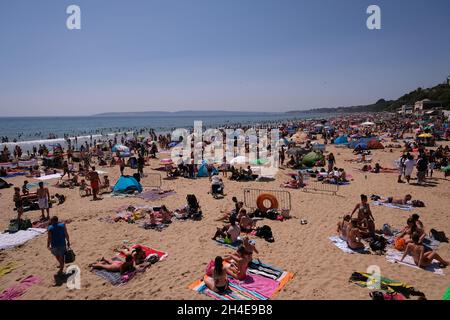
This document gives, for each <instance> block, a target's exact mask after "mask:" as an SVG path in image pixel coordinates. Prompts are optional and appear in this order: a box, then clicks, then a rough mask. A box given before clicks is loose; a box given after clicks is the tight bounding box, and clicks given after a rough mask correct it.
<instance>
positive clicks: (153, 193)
mask: <svg viewBox="0 0 450 320" xmlns="http://www.w3.org/2000/svg"><path fill="white" fill-rule="evenodd" d="M174 194H176V192H175V191H173V190H171V191H167V192H161V190H158V189H152V190H148V191H144V192H141V193H140V194H138V195H137V197H138V198H141V199H144V200H148V201H155V200H159V199H164V198H167V197H169V196H171V195H174Z"/></svg>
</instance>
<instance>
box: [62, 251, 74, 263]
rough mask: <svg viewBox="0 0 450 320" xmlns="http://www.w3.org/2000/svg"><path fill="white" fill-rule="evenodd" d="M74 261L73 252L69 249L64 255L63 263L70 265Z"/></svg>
mask: <svg viewBox="0 0 450 320" xmlns="http://www.w3.org/2000/svg"><path fill="white" fill-rule="evenodd" d="M74 261H75V252H74V251H73V250H72V249H71V248H70V247H69V248H68V249H67V250H66V253H65V254H64V262H65V263H72V262H74Z"/></svg>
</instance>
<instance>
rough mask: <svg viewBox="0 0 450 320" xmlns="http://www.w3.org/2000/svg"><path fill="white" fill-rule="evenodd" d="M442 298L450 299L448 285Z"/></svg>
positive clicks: (449, 287)
mask: <svg viewBox="0 0 450 320" xmlns="http://www.w3.org/2000/svg"><path fill="white" fill-rule="evenodd" d="M442 300H447V301H449V300H450V286H448V288H447V291H445V293H444V296H443V297H442Z"/></svg>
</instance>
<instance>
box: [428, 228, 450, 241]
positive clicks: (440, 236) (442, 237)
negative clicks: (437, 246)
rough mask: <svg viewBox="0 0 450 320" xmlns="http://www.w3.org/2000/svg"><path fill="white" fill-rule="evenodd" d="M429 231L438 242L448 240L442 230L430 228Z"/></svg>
mask: <svg viewBox="0 0 450 320" xmlns="http://www.w3.org/2000/svg"><path fill="white" fill-rule="evenodd" d="M430 233H431V236H432V237H433V239H434V240H437V241H439V242H448V238H447V236H446V235H445V232H444V231H437V230H436V229H431V230H430Z"/></svg>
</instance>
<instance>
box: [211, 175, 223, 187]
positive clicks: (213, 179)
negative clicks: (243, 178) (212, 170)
mask: <svg viewBox="0 0 450 320" xmlns="http://www.w3.org/2000/svg"><path fill="white" fill-rule="evenodd" d="M211 184H213V185H221V184H222V182H221V181H220V177H219V176H217V175H214V176H212V177H211Z"/></svg>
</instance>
